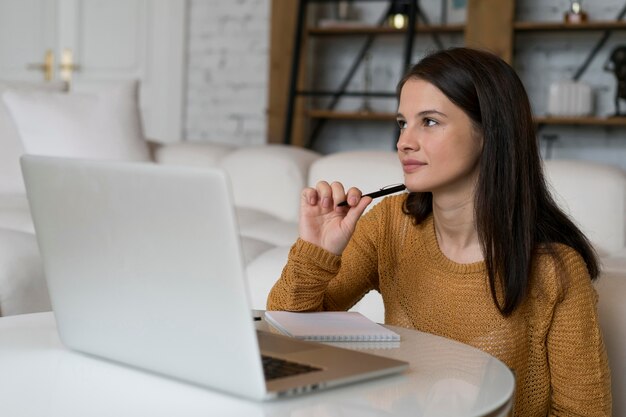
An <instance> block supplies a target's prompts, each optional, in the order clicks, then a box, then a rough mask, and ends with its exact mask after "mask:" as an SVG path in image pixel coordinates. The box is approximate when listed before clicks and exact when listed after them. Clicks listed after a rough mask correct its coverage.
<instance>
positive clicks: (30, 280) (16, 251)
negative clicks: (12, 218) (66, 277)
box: [0, 229, 51, 316]
mask: <svg viewBox="0 0 626 417" xmlns="http://www.w3.org/2000/svg"><path fill="white" fill-rule="evenodd" d="M50 309H51V306H50V298H49V296H48V286H47V285H46V280H45V278H44V273H43V265H42V262H41V258H40V256H39V250H38V248H37V240H36V239H35V236H34V235H32V234H30V233H22V232H17V231H12V230H3V229H0V316H10V315H14V314H26V313H36V312H40V311H50Z"/></svg>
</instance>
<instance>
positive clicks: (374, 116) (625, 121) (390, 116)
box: [307, 110, 626, 127]
mask: <svg viewBox="0 0 626 417" xmlns="http://www.w3.org/2000/svg"><path fill="white" fill-rule="evenodd" d="M307 116H309V117H311V118H314V119H333V120H378V121H395V119H396V114H395V113H381V112H360V111H330V110H309V111H307ZM534 120H535V123H536V124H538V125H544V126H545V125H551V126H568V125H569V126H625V127H626V116H624V117H546V116H537V117H535V118H534Z"/></svg>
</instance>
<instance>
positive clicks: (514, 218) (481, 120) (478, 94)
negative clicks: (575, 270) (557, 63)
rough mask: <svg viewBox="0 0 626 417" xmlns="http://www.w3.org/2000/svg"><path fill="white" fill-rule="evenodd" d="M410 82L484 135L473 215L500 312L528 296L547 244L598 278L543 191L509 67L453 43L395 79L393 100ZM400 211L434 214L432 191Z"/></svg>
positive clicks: (586, 247)
mask: <svg viewBox="0 0 626 417" xmlns="http://www.w3.org/2000/svg"><path fill="white" fill-rule="evenodd" d="M409 79H421V80H424V81H427V82H429V83H430V84H433V85H434V86H435V87H437V88H438V89H439V90H441V91H442V92H443V93H444V94H445V95H446V96H447V97H448V99H449V100H450V101H452V102H453V103H454V104H456V105H457V106H459V107H460V108H461V109H462V110H463V111H464V112H465V113H466V114H467V115H468V116H469V118H470V119H471V120H472V122H473V124H474V126H475V128H476V129H477V130H478V132H480V133H481V134H482V137H483V151H482V154H481V156H480V161H479V166H480V173H479V176H478V183H477V185H476V193H475V201H474V212H475V218H476V228H477V231H478V238H479V240H480V243H481V247H482V251H483V256H484V258H485V265H486V268H487V273H488V276H489V286H490V289H491V295H492V297H493V300H494V303H495V305H496V306H497V308H498V309H499V310H500V312H501V313H502V314H503V315H504V316H508V315H510V314H511V313H512V312H513V311H514V310H515V309H516V308H517V307H518V306H519V305H520V303H521V302H522V301H523V299H524V298H525V296H526V290H527V287H528V281H529V279H530V272H531V262H532V257H533V254H534V253H536V251H537V249H538V248H540V247H544V246H545V247H547V249H548V251H549V253H551V254H552V255H553V256H556V251H554V250H552V248H553V245H552V244H554V243H562V244H565V245H567V246H570V247H571V248H573V249H575V250H576V251H577V252H578V253H579V254H580V255H581V256H582V258H583V259H584V261H585V262H586V264H587V269H588V271H589V274H590V276H591V279H595V278H597V276H598V273H599V268H598V261H597V257H596V254H595V251H594V249H593V247H592V246H591V244H590V243H589V241H588V240H587V238H586V237H585V235H584V234H583V233H582V232H581V231H580V230H579V229H578V228H577V227H576V226H575V225H574V223H573V222H572V221H571V220H570V219H569V218H568V217H567V215H566V214H565V213H563V211H562V210H560V209H559V208H558V207H557V205H556V203H555V202H554V200H553V198H552V196H551V195H550V193H549V191H548V188H547V186H546V181H545V178H544V175H543V172H542V166H541V157H540V155H539V149H538V145H537V138H536V130H535V125H534V123H533V119H532V113H531V109H530V103H529V100H528V96H527V94H526V90H525V89H524V86H523V85H522V82H521V80H520V79H519V77H518V76H517V74H516V73H515V71H514V70H513V68H511V67H510V66H509V65H508V64H507V63H506V62H504V61H503V60H501V59H500V58H498V57H497V56H495V55H493V54H491V53H488V52H484V51H479V50H475V49H469V48H453V49H448V50H443V51H438V52H434V53H432V54H430V55H427V56H426V57H424V58H423V59H422V60H420V62H418V63H417V64H415V65H414V66H413V67H412V68H411V69H410V70H409V71H408V72H407V74H406V75H405V76H404V77H403V78H402V80H401V81H400V83H399V84H398V89H397V91H398V97H399V95H400V91H401V89H402V86H404V84H405V83H406V81H407V80H409ZM404 211H405V213H407V214H409V215H411V216H412V217H413V218H414V220H415V222H416V223H420V222H422V221H423V220H424V219H425V218H426V217H428V216H429V215H430V213H432V194H431V193H411V194H410V195H409V196H408V198H407V201H406V204H405V206H404ZM498 283H499V284H501V288H502V290H503V295H504V299H503V302H502V303H500V302H499V301H498V297H497V291H496V287H497V284H498Z"/></svg>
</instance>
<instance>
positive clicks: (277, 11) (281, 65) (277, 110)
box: [267, 0, 298, 143]
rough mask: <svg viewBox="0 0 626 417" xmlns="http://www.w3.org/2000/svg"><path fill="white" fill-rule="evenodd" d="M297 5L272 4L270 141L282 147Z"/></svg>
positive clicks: (279, 0)
mask: <svg viewBox="0 0 626 417" xmlns="http://www.w3.org/2000/svg"><path fill="white" fill-rule="evenodd" d="M297 3H298V2H296V1H293V0H272V1H271V4H272V6H271V17H270V59H269V88H268V105H267V140H268V142H269V143H281V142H282V140H283V128H284V126H283V125H284V120H285V112H286V109H287V94H288V90H289V71H290V68H291V67H290V63H291V51H292V50H293V40H294V36H293V33H294V31H295V24H296V13H297Z"/></svg>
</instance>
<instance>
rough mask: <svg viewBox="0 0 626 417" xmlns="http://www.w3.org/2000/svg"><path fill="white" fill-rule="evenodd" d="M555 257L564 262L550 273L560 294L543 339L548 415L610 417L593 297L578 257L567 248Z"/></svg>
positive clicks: (607, 378) (606, 370)
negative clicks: (557, 277)
mask: <svg viewBox="0 0 626 417" xmlns="http://www.w3.org/2000/svg"><path fill="white" fill-rule="evenodd" d="M561 249H563V248H561ZM560 253H561V256H562V257H561V260H562V261H563V262H562V264H559V265H557V266H556V267H555V269H553V271H552V272H553V273H557V274H558V273H559V272H560V273H561V274H562V275H561V279H560V280H559V281H560V283H561V288H560V290H559V295H558V301H557V303H556V304H555V307H554V311H553V317H552V323H551V325H550V328H549V330H548V335H547V350H548V362H549V367H550V378H551V388H552V394H551V397H552V398H551V410H550V414H549V415H550V416H610V415H611V381H610V373H609V367H608V359H607V354H606V349H605V346H604V343H603V340H602V334H601V331H600V324H599V320H598V313H597V308H596V307H597V301H598V297H597V293H596V292H595V290H594V288H593V286H592V284H591V280H590V279H589V274H588V272H587V268H586V266H585V263H584V261H583V260H582V258H581V257H580V255H579V254H578V253H577V252H575V251H574V250H572V249H570V248H566V249H564V250H561V251H560ZM559 267H560V268H561V270H560V271H559ZM555 271H557V272H555Z"/></svg>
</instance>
